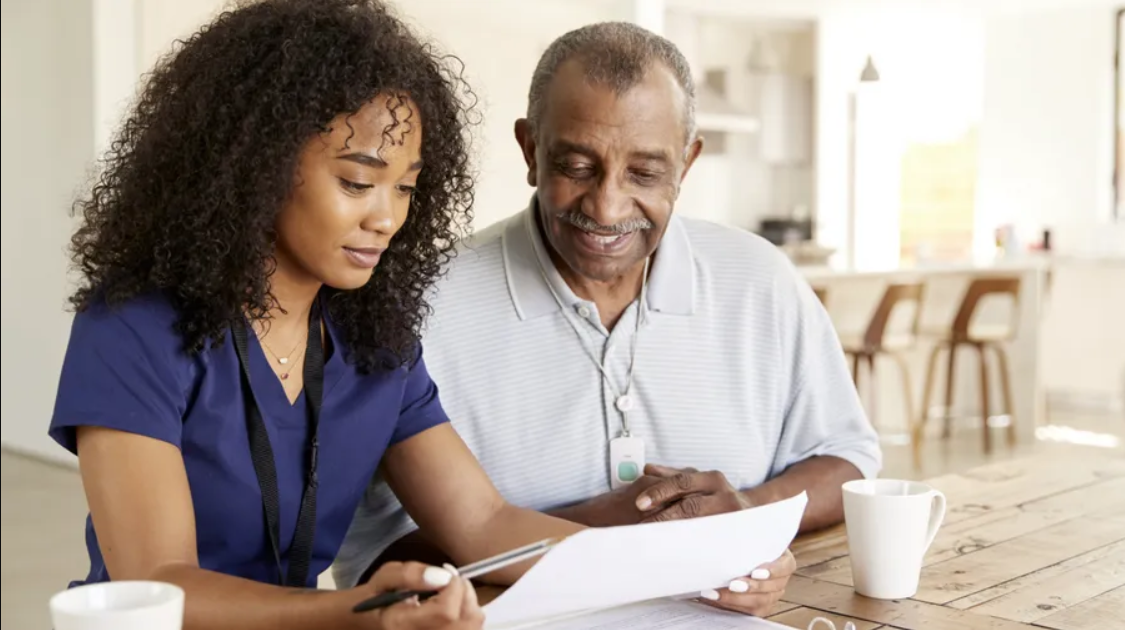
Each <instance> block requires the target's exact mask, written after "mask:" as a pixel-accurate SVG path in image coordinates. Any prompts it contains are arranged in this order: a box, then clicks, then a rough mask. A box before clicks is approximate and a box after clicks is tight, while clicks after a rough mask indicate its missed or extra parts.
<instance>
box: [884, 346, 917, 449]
mask: <svg viewBox="0 0 1125 630" xmlns="http://www.w3.org/2000/svg"><path fill="white" fill-rule="evenodd" d="M889 354H890V355H891V356H892V357H894V359H895V362H896V363H898V369H899V373H900V374H902V402H903V405H904V406H905V407H906V422H907V425H908V427H907V429H908V430H909V431H910V448H911V455H912V456H913V459H914V469H915V470H921V468H922V443H921V436H920V435H919V430H918V420H917V416H915V415H914V391H913V388H912V387H911V383H912V382H911V380H910V368H909V367H908V365H907V362H906V357H904V356H902V355H901V354H899V353H897V352H891V353H889Z"/></svg>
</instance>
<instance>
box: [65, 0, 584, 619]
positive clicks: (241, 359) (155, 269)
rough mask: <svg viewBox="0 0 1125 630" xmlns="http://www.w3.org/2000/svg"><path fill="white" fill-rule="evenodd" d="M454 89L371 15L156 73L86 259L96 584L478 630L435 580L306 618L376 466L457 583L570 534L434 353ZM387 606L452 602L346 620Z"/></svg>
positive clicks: (246, 28)
mask: <svg viewBox="0 0 1125 630" xmlns="http://www.w3.org/2000/svg"><path fill="white" fill-rule="evenodd" d="M462 90H464V86H463V85H462V83H461V81H460V79H459V77H458V76H457V75H455V74H451V73H450V72H449V71H447V70H446V69H445V67H444V66H443V63H442V59H441V58H439V57H437V56H436V55H435V54H434V53H433V52H432V51H431V50H430V48H429V47H428V46H426V45H424V44H422V43H420V42H419V41H418V40H416V39H415V38H414V37H413V36H412V35H411V34H410V33H409V32H408V30H407V29H406V28H405V27H404V26H403V24H402V23H400V22H399V21H398V20H396V19H395V18H394V17H392V16H391V15H389V14H388V13H387V10H386V9H385V8H384V7H383V6H382V5H381V4H379V3H378V2H377V1H376V0H264V1H259V2H254V3H251V4H247V5H245V6H242V7H241V8H239V9H237V10H235V11H233V12H228V13H224V14H223V15H221V16H220V17H219V18H217V20H216V21H215V22H214V23H212V24H211V25H209V26H207V27H206V28H204V29H202V30H201V31H200V32H199V33H197V34H196V35H195V36H193V37H192V38H190V39H189V40H188V41H187V42H186V43H185V44H183V45H182V47H181V48H180V50H179V51H178V52H176V53H175V54H174V55H173V56H170V57H169V58H168V59H166V60H164V61H163V62H162V63H161V64H160V65H159V66H158V67H157V68H156V70H155V72H154V73H153V75H152V76H151V78H150V80H149V82H148V84H147V86H146V88H145V90H144V92H143V93H142V94H141V96H140V99H139V101H138V102H137V104H136V106H135V108H134V109H133V111H132V112H131V114H130V115H129V116H128V118H127V119H126V120H125V123H124V127H123V129H122V130H121V133H120V136H119V137H118V139H117V140H116V142H115V143H114V144H113V146H112V150H111V151H110V153H109V156H108V160H107V164H106V168H105V170H104V172H103V174H102V175H101V176H100V179H99V180H98V182H97V184H96V185H95V186H94V188H93V191H92V193H91V195H90V196H89V197H88V198H86V199H85V200H83V201H82V202H80V204H79V207H80V209H81V211H82V214H83V216H84V223H83V225H82V227H81V228H80V229H79V230H78V232H77V234H76V235H75V236H74V239H73V247H74V260H75V262H76V264H77V267H78V269H79V270H80V272H81V274H82V280H83V282H82V284H81V287H80V289H79V290H78V291H77V293H76V294H75V295H74V297H73V303H74V305H75V307H76V310H77V311H78V313H77V315H76V317H75V321H74V325H73V330H72V335H71V339H70V343H69V346H68V350H67V355H66V359H65V364H64V366H63V371H62V376H61V382H60V385H59V392H58V398H57V401H56V408H55V414H54V418H53V421H52V425H51V434H52V436H53V437H54V438H55V439H56V440H58V441H59V442H60V443H61V444H63V445H64V446H65V447H66V448H68V449H70V450H72V451H73V452H75V453H77V455H78V457H79V463H80V466H81V471H82V479H83V484H84V486H85V489H86V494H87V498H88V501H89V504H90V519H89V521H88V523H87V529H86V535H87V546H88V549H89V554H90V560H91V569H90V574H89V576H88V577H87V578H86V580H85V581H86V582H97V581H105V580H109V579H114V580H130V579H151V580H160V581H165V582H170V583H174V584H177V585H179V586H181V587H183V588H184V589H185V590H186V593H187V600H186V602H187V603H186V612H185V628H188V629H192V628H207V629H211V630H215V629H224V628H231V629H234V628H237V629H239V630H253V629H256V628H269V629H271V630H273V629H277V628H286V629H292V630H297V629H303V628H384V629H392V628H449V629H452V628H477V627H480V625H481V611H480V608H479V606H478V605H477V602H476V600H475V596H474V594H473V589H472V588H470V587H469V586H468V585H467V584H466V583H464V582H463V581H462V580H461V579H459V578H454V577H453V576H452V575H451V574H450V573H449V572H446V571H444V570H442V569H437V568H434V567H429V568H426V567H422V566H420V565H392V566H388V567H386V568H384V569H383V570H382V571H380V572H379V574H378V575H377V576H376V577H375V579H374V581H373V582H372V584H370V585H368V586H365V587H360V588H359V589H357V590H352V591H342V592H315V591H312V594H310V595H298V593H308V592H310V591H308V589H309V588H311V587H314V586H315V584H316V578H317V576H318V575H319V574H320V573H321V572H322V571H324V570H325V569H326V568H327V567H328V565H329V564H330V563H331V561H332V560H333V557H334V555H335V553H336V551H337V548H338V546H339V544H340V542H341V539H342V538H343V536H344V533H345V530H346V528H347V526H348V524H349V522H350V519H351V516H352V513H353V511H354V510H355V508H356V505H357V503H358V501H359V498H360V495H361V493H362V492H363V489H364V487H365V486H366V484H367V482H368V481H369V480H370V478H371V477H372V475H373V474H374V473H375V472H376V468H377V466H378V467H380V468H379V470H380V472H381V473H382V474H384V475H385V476H386V478H387V479H388V480H389V481H390V482H391V484H392V485H393V487H394V488H395V490H396V491H397V492H398V494H399V496H400V497H401V499H402V501H403V504H404V505H405V506H406V507H407V509H408V510H409V511H410V513H411V514H412V515H413V516H414V518H415V519H417V521H418V523H419V525H420V526H421V527H423V528H424V529H426V530H427V531H429V532H430V533H431V535H433V536H435V537H436V538H437V541H438V543H439V544H440V545H441V546H442V547H443V548H445V549H446V550H447V551H449V552H451V554H452V556H453V557H454V558H455V559H456V560H458V561H470V560H475V559H480V558H482V557H486V556H488V555H491V554H493V553H496V552H499V551H504V550H507V549H510V548H512V547H515V546H517V545H521V544H526V543H528V542H531V541H534V540H539V539H542V538H545V537H548V536H555V535H564V534H567V533H570V532H572V531H574V530H575V529H576V526H574V525H570V524H567V523H564V522H562V521H556V520H554V519H550V518H548V517H546V516H542V515H540V514H537V513H533V512H527V511H523V510H518V509H515V508H513V507H511V506H508V505H507V504H505V503H504V502H503V500H502V499H501V498H500V497H499V495H498V494H497V492H496V491H495V489H494V488H493V486H492V485H491V484H490V483H489V481H488V479H487V477H486V476H485V475H484V474H483V472H482V471H481V470H480V468H479V467H478V465H477V464H476V462H475V460H474V459H473V458H472V456H471V454H470V453H469V452H468V450H467V449H466V448H465V447H464V445H463V444H462V443H461V442H460V440H459V439H458V438H457V436H456V434H455V433H454V432H453V430H452V429H451V428H450V426H449V424H448V423H447V419H446V416H445V414H444V412H443V411H442V409H441V406H440V404H439V402H438V395H437V389H436V387H435V386H434V384H433V382H431V380H430V378H429V376H428V375H427V372H426V367H425V363H424V361H423V359H422V356H421V350H420V347H419V343H418V328H419V325H420V323H421V322H422V319H423V316H424V314H425V311H426V303H425V301H424V298H423V295H424V293H425V291H426V290H427V288H428V287H429V285H430V283H431V281H432V280H433V279H434V277H435V276H436V275H437V274H438V272H439V269H440V265H441V263H442V262H443V261H444V259H445V258H446V256H447V255H448V253H449V252H450V248H451V247H452V246H453V244H454V243H455V242H456V240H457V236H458V234H459V233H460V231H461V230H460V226H463V225H464V224H465V223H466V222H467V220H468V218H469V208H470V205H471V202H472V179H471V176H470V171H469V159H468V147H467V141H466V139H465V135H464V133H463V129H462V124H463V121H464V120H465V118H466V115H467V114H468V113H469V109H468V106H466V105H465V104H463V103H462V101H461V100H460V96H461V91H462ZM465 93H466V94H467V93H468V92H467V91H465ZM518 571H519V568H514V569H511V570H508V571H506V572H500V573H499V574H498V575H496V576H494V577H495V579H496V580H497V581H500V582H504V581H509V580H512V579H513V578H514V576H516V575H518ZM443 587H444V588H443ZM392 589H442V590H441V593H440V594H439V595H438V596H437V597H435V598H433V599H430V600H428V601H426V602H424V603H418V602H409V603H404V604H399V605H397V606H394V607H392V608H390V609H387V610H385V611H382V612H376V613H370V614H364V615H357V614H353V613H352V612H351V607H352V606H353V605H354V604H356V603H358V602H359V601H361V600H363V599H365V598H367V597H370V596H371V595H373V594H375V593H376V592H380V591H386V590H392Z"/></svg>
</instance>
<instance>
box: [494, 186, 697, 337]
mask: <svg viewBox="0 0 1125 630" xmlns="http://www.w3.org/2000/svg"><path fill="white" fill-rule="evenodd" d="M535 207H536V206H535V198H534V197H532V200H531V203H530V204H529V205H528V207H527V208H526V209H525V210H524V211H523V212H521V213H520V214H518V215H516V216H514V217H512V218H511V219H509V220H508V222H507V225H506V226H505V228H504V232H503V236H502V237H501V243H502V244H501V248H502V250H503V254H504V271H505V274H506V275H507V279H508V290H509V292H510V294H511V296H512V305H513V306H514V307H515V309H516V313H517V314H518V315H519V318H520V319H521V320H528V319H534V318H536V317H541V316H543V315H548V314H550V313H553V312H555V311H557V310H559V308H560V307H561V305H560V304H559V303H558V301H556V299H555V296H554V295H553V294H552V292H551V288H552V287H553V288H554V289H555V292H556V293H558V296H559V299H560V300H561V301H562V302H563V303H564V304H565V305H566V306H568V307H569V306H573V305H575V304H577V303H579V302H581V300H580V299H579V298H578V297H577V296H576V295H574V292H573V291H571V289H570V286H569V285H567V284H566V281H564V280H563V278H562V275H561V274H559V272H558V269H556V268H555V265H554V263H552V261H551V256H550V254H549V253H548V251H547V244H546V243H544V242H543V238H542V235H541V234H540V232H539V228H538V226H537V225H536V216H535V212H536V210H535ZM548 283H550V284H549V285H548ZM648 308H649V310H650V311H652V312H655V313H664V314H669V315H692V314H693V313H694V311H695V260H694V256H693V255H692V250H691V241H690V239H689V238H688V234H687V229H686V228H685V227H684V225H683V222H682V221H681V220H680V219H679V217H677V216H676V215H675V214H673V215H672V217H671V219H670V220H669V221H668V227H667V229H666V230H665V232H664V238H662V239H661V240H660V246H659V247H658V248H657V250H656V255H655V257H654V258H653V262H652V269H651V270H650V272H649V285H648Z"/></svg>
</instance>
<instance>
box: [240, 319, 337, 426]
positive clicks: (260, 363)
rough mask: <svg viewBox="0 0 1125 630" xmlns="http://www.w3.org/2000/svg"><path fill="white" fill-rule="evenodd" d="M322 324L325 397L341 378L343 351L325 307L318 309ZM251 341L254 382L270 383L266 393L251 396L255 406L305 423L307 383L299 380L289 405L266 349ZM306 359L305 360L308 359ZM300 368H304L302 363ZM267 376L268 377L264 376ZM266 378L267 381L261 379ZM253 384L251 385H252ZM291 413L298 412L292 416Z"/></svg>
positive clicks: (252, 336) (256, 393)
mask: <svg viewBox="0 0 1125 630" xmlns="http://www.w3.org/2000/svg"><path fill="white" fill-rule="evenodd" d="M321 318H322V319H321V321H323V322H324V340H325V343H324V395H325V396H327V395H328V392H329V391H330V390H331V388H332V386H333V385H335V384H336V382H337V381H339V379H340V375H341V371H340V369H339V365H338V363H339V361H342V359H341V357H340V354H341V352H342V350H341V347H340V344H339V342H338V340H337V336H336V334H335V331H334V330H333V327H332V322H331V320H330V318H329V317H328V315H327V308H322V309H321ZM248 336H249V337H250V340H251V345H252V346H253V347H254V350H253V351H252V352H251V353H250V367H251V374H252V375H253V377H254V380H255V381H257V382H258V383H261V381H263V380H266V381H270V382H269V384H268V385H266V386H265V388H266V390H265V391H255V392H254V395H255V397H257V399H258V403H259V404H260V405H261V406H262V407H263V408H270V409H274V410H276V412H277V413H279V414H281V415H282V416H283V417H286V418H294V417H296V415H299V416H300V419H301V421H302V422H305V421H307V418H306V415H307V413H306V412H307V406H308V401H307V392H308V384H307V383H304V382H303V381H302V384H301V391H300V392H299V393H298V394H297V398H296V399H294V400H293V401H292V402H290V401H289V394H288V393H287V392H286V391H285V385H284V384H283V383H282V382H281V379H280V378H278V376H277V373H276V372H274V370H273V365H272V364H271V363H270V360H269V357H268V356H267V355H266V350H265V346H264V345H263V344H262V341H261V339H259V338H258V335H256V334H255V335H248ZM307 358H308V357H307V356H306V357H305V359H306V360H307ZM301 369H302V370H303V369H304V364H302V367H301ZM267 376H268V377H267ZM263 377H266V378H263ZM252 385H253V383H252ZM294 412H300V413H299V414H294Z"/></svg>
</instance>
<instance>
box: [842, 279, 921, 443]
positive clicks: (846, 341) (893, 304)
mask: <svg viewBox="0 0 1125 630" xmlns="http://www.w3.org/2000/svg"><path fill="white" fill-rule="evenodd" d="M922 293H923V285H922V283H921V282H910V283H899V284H891V285H889V286H888V287H887V289H886V291H884V292H883V297H882V299H881V300H879V305H878V306H877V307H876V308H875V314H874V315H872V317H871V320H870V322H869V323H868V324H867V330H866V331H864V333H863V334H862V335H855V336H848V335H842V336H841V337H840V343H841V345H842V346H843V348H844V352H845V353H846V354H847V355H848V356H850V357H851V359H852V379H853V380H854V381H855V385H856V389H857V390H858V391H862V390H860V389H859V387H860V382H859V374H860V368H861V367H862V364H863V363H867V373H868V378H869V379H870V380H871V383H872V384H873V385H874V383H875V382H876V381H875V357H876V356H878V355H880V354H883V355H887V356H890V357H891V358H893V359H894V360H895V362H896V363H898V367H899V370H900V372H901V374H902V390H903V405H904V406H905V407H906V419H907V423H908V424H909V427H910V432H911V442H912V443H913V442H914V439H913V436H914V433H915V432H916V430H915V425H916V422H915V415H914V395H913V393H912V391H913V387H912V381H911V379H910V369H909V367H908V366H907V361H906V357H905V356H904V354H903V353H905V352H907V351H909V350H911V349H912V348H914V346H915V344H916V343H917V339H918V322H919V320H920V317H921V313H922ZM910 304H913V308H914V312H913V315H912V316H911V319H910V327H909V329H907V330H906V331H890V332H889V331H888V329H887V324H888V323H890V320H891V315H892V314H893V313H894V312H895V309H896V308H899V307H901V306H906V305H910ZM861 396H862V394H861ZM876 398H877V396H875V395H872V400H871V401H870V402H869V405H870V407H869V408H870V415H871V416H872V419H873V420H874V417H875V413H874V411H875V404H876V403H875V400H874V399H876ZM873 424H874V422H873ZM914 450H915V452H914V461H915V464H917V463H918V462H919V461H920V460H919V455H920V453H919V452H918V447H917V446H916V445H915V449H914Z"/></svg>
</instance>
